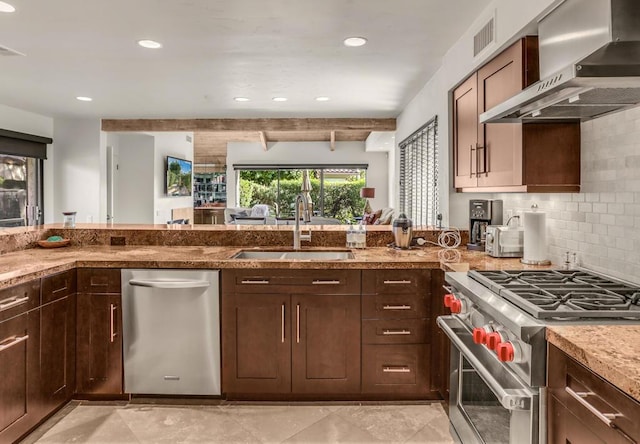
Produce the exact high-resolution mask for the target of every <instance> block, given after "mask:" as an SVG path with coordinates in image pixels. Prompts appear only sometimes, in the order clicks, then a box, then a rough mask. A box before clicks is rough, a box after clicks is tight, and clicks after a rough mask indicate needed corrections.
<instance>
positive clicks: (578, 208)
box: [496, 107, 640, 284]
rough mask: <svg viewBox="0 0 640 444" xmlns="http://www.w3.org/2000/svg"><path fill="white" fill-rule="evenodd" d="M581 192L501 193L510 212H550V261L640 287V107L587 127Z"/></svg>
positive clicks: (548, 235)
mask: <svg viewBox="0 0 640 444" xmlns="http://www.w3.org/2000/svg"><path fill="white" fill-rule="evenodd" d="M581 158H582V169H581V175H582V187H581V192H580V193H568V194H500V195H496V197H498V198H501V199H503V200H504V208H505V212H506V211H508V210H512V211H524V210H528V209H530V208H531V205H532V204H533V203H536V204H538V206H539V207H540V208H541V209H543V210H544V211H546V213H547V241H548V244H549V249H548V253H549V259H551V260H552V261H553V262H554V263H556V264H561V263H563V262H564V261H565V252H566V251H570V252H572V253H573V252H575V253H577V257H578V262H579V264H580V265H582V266H585V267H587V268H589V269H592V270H599V271H601V272H603V273H606V274H610V275H613V276H617V277H620V278H622V279H626V280H629V281H633V282H636V283H638V284H640V107H638V108H634V109H631V110H629V111H625V112H622V113H616V114H612V115H610V116H606V117H602V118H600V119H596V120H591V121H589V122H585V123H583V124H582V151H581Z"/></svg>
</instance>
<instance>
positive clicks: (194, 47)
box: [0, 0, 489, 118]
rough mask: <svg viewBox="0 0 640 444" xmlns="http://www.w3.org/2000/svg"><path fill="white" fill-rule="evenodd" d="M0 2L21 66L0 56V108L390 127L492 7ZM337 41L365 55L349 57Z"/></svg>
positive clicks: (254, 1)
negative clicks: (356, 39)
mask: <svg viewBox="0 0 640 444" xmlns="http://www.w3.org/2000/svg"><path fill="white" fill-rule="evenodd" d="M5 1H7V2H8V3H11V4H12V5H13V6H15V7H16V12H14V13H0V45H2V46H6V47H9V48H11V49H14V50H16V51H19V52H21V53H24V54H26V57H16V56H12V57H6V56H2V57H0V104H4V105H8V106H13V107H17V108H21V109H25V110H28V111H33V112H36V113H40V114H44V115H48V116H73V117H80V116H83V117H99V118H188V117H203V118H204V117H210V118H215V117H230V118H233V117H235V118H238V117H245V118H251V117H372V118H382V117H396V116H397V115H398V114H399V113H400V112H401V111H402V109H403V108H404V107H405V106H406V104H407V103H408V102H409V101H410V100H411V98H413V97H414V96H415V94H416V93H417V92H418V91H419V90H420V88H421V87H422V86H423V85H424V84H425V82H426V81H427V80H428V79H429V77H430V76H431V75H432V74H433V73H434V72H435V70H437V68H438V66H439V65H440V61H441V58H442V56H443V55H444V53H445V52H446V50H447V49H448V48H449V47H451V46H452V45H453V44H454V43H455V41H456V40H457V39H458V38H459V37H460V35H461V34H462V33H463V32H464V31H465V30H466V29H467V28H468V27H469V26H470V24H471V23H472V21H473V20H474V18H475V17H476V16H477V15H478V14H479V12H480V11H481V10H482V9H483V8H484V7H486V6H487V5H488V4H489V0H319V1H318V0H314V1H312V0H173V1H171V0H55V1H52V0H44V1H34V0H5ZM348 36H364V37H366V38H367V39H368V40H369V43H368V44H367V45H366V46H364V47H361V48H347V47H345V46H344V45H343V44H342V40H343V39H344V38H345V37H348ZM140 39H153V40H157V41H160V42H162V43H163V45H164V47H163V48H162V49H160V50H148V49H143V48H141V47H139V46H138V45H137V44H136V42H137V41H138V40H140ZM76 96H90V97H92V98H93V99H94V100H93V102H89V103H85V102H79V101H77V100H76V99H75V97H76ZM236 96H246V97H250V98H251V101H250V102H247V103H238V102H235V101H233V97H236ZM275 96H285V97H288V98H289V101H288V102H283V103H275V102H272V100H271V98H272V97H275ZM317 96H329V97H331V100H330V101H329V102H316V101H315V100H314V98H315V97H317Z"/></svg>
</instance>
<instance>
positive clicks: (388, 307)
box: [382, 305, 411, 310]
mask: <svg viewBox="0 0 640 444" xmlns="http://www.w3.org/2000/svg"><path fill="white" fill-rule="evenodd" d="M382 309H383V310H411V305H385V306H384V307H382Z"/></svg>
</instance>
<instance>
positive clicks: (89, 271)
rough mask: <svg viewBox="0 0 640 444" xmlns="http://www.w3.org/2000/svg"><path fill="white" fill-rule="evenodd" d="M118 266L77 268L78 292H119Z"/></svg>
mask: <svg viewBox="0 0 640 444" xmlns="http://www.w3.org/2000/svg"><path fill="white" fill-rule="evenodd" d="M121 291H122V290H121V288H120V269H119V268H80V269H79V270H78V292H80V293H120V292H121Z"/></svg>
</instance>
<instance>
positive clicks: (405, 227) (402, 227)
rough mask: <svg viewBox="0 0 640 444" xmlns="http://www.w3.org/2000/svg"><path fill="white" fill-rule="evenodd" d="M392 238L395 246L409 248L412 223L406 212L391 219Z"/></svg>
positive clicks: (411, 237)
mask: <svg viewBox="0 0 640 444" xmlns="http://www.w3.org/2000/svg"><path fill="white" fill-rule="evenodd" d="M391 230H392V231H393V239H394V241H393V242H394V243H395V246H396V247H397V248H402V249H406V248H410V247H411V239H413V224H412V223H411V219H409V218H408V217H407V215H406V214H404V213H400V215H399V216H398V218H397V219H394V221H393V228H392V229H391Z"/></svg>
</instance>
